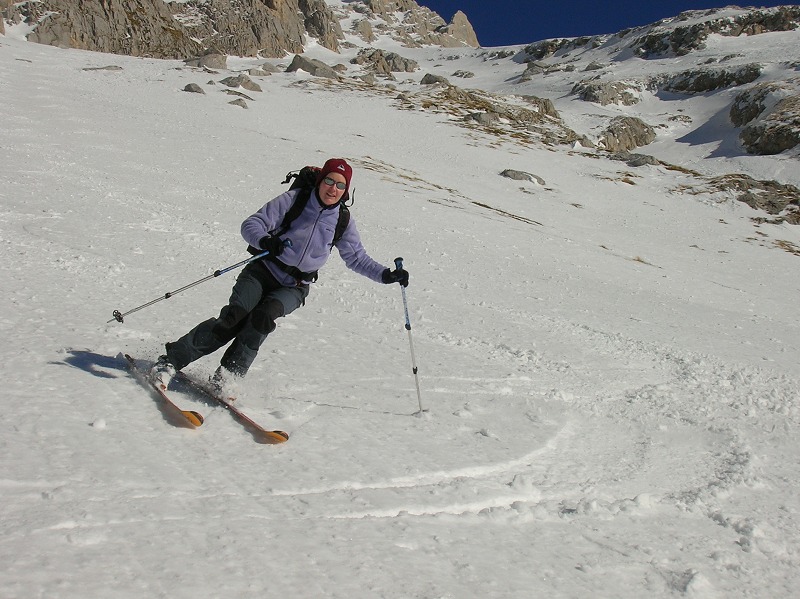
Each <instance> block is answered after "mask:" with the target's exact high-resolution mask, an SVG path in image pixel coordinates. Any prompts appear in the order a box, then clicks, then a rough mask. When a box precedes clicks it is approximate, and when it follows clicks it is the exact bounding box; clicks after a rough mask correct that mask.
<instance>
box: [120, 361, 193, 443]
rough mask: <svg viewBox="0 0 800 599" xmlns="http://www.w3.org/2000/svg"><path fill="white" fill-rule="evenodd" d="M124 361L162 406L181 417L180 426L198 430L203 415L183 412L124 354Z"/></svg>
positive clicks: (187, 411)
mask: <svg viewBox="0 0 800 599" xmlns="http://www.w3.org/2000/svg"><path fill="white" fill-rule="evenodd" d="M125 359H126V360H127V361H128V367H129V368H130V370H131V372H132V373H133V374H134V376H135V377H136V378H137V379H138V380H139V382H140V383H142V384H143V385H145V386H147V387H149V388H152V389H154V390H155V392H156V393H158V395H159V396H160V397H161V399H162V400H163V401H164V404H165V405H166V406H167V408H169V410H170V411H171V412H173V413H175V414H180V416H181V417H182V419H183V420H182V421H181V424H184V425H185V426H188V427H189V428H198V427H199V426H202V424H203V415H202V414H200V413H199V412H195V411H194V410H184V409H182V408H181V407H180V406H179V405H178V404H176V403H175V402H174V401H172V400H171V399H170V397H169V395H168V394H167V392H166V390H165V389H162V388H161V385H158V384H157V383H155V382H153V381H152V380H151V379H150V377H149V376H148V374H147V372H145V371H144V370H143V369H142V367H141V366H139V364H137V362H136V360H135V359H134V358H132V357H131V356H129V355H128V354H125Z"/></svg>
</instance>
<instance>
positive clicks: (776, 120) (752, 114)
mask: <svg viewBox="0 0 800 599" xmlns="http://www.w3.org/2000/svg"><path fill="white" fill-rule="evenodd" d="M730 119H731V122H732V123H733V124H734V126H736V127H744V128H743V129H742V132H741V133H740V134H739V139H740V140H741V142H742V144H743V145H744V147H745V149H746V150H747V151H748V152H750V153H751V154H780V153H781V152H783V151H784V150H789V149H791V148H794V147H795V146H797V145H798V144H800V80H792V81H783V82H777V81H773V82H769V83H763V84H759V85H755V86H753V87H751V88H750V89H748V90H747V91H744V92H742V93H740V94H739V95H738V96H737V97H736V100H735V101H734V103H733V106H732V107H731V110H730Z"/></svg>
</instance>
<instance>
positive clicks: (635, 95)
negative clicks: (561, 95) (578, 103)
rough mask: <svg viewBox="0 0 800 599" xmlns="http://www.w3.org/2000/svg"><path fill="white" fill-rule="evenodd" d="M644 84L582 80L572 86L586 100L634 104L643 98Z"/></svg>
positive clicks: (574, 92)
mask: <svg viewBox="0 0 800 599" xmlns="http://www.w3.org/2000/svg"><path fill="white" fill-rule="evenodd" d="M643 88H644V86H643V85H642V84H640V83H636V82H627V81H590V82H583V81H582V82H580V83H578V84H577V85H575V87H573V88H572V93H573V94H577V96H578V97H579V98H580V99H581V100H584V101H585V102H594V103H596V104H600V105H601V106H606V105H608V104H622V105H623V106H632V105H634V104H636V103H638V102H639V101H640V100H641V92H642V91H643Z"/></svg>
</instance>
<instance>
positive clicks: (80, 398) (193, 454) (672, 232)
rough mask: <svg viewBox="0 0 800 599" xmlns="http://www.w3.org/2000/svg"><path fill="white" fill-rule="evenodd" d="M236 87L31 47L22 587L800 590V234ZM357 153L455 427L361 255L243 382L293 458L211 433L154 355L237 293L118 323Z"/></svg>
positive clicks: (18, 303)
mask: <svg viewBox="0 0 800 599" xmlns="http://www.w3.org/2000/svg"><path fill="white" fill-rule="evenodd" d="M431 52H438V51H431ZM310 54H311V55H313V54H314V49H311V50H310ZM434 56H435V55H434ZM466 60H467V59H466V58H465V59H464V61H465V64H466ZM251 62H252V61H251ZM431 62H435V61H431ZM232 63H233V66H234V67H235V68H241V67H244V66H247V65H248V61H239V62H237V61H232ZM108 65H116V66H119V67H121V70H85V69H87V68H98V67H105V66H108ZM475 65H476V68H477V66H479V65H478V61H477V60H476V61H475ZM450 66H451V65H448V67H447V68H448V69H449V68H450ZM223 75H225V74H220V75H211V74H208V73H201V72H198V71H193V70H190V69H185V68H183V65H182V64H181V63H178V62H170V61H155V60H147V59H134V58H126V57H119V56H104V55H99V54H92V53H87V52H81V51H70V50H58V49H55V48H50V47H42V46H37V45H33V44H26V43H25V42H23V41H21V40H20V39H19V35H14V34H13V31H12V32H11V33H10V34H9V35H8V36H7V37H5V38H0V82H2V84H0V111H2V127H0V149H1V151H2V154H0V159H1V160H2V165H3V166H2V169H0V207H2V218H0V227H1V228H0V241H2V243H0V257H2V260H0V268H2V281H3V290H4V291H3V294H2V296H0V307H2V311H1V312H0V313H1V314H2V316H1V317H0V326H1V327H2V328H1V329H0V330H2V334H3V339H4V343H3V345H2V350H0V351H1V352H2V353H0V358H1V359H2V364H3V383H4V385H5V388H6V393H5V394H4V399H3V409H2V411H3V416H4V417H3V419H2V428H3V434H2V436H0V465H1V466H2V471H1V473H0V494H1V496H2V501H1V502H0V505H1V506H2V507H0V514H1V515H2V518H1V519H0V530H1V531H2V542H0V563H2V564H3V568H2V570H0V588H2V589H3V591H2V596H3V597H4V598H8V599H23V598H24V599H27V598H30V597H64V598H72V597H76V598H77V597H114V598H125V597H131V598H133V597H136V598H139V597H170V598H181V597H187V598H188V597H192V598H197V597H208V598H212V597H222V596H224V597H230V598H234V597H254V596H264V595H265V594H266V593H274V592H280V593H282V594H283V593H287V594H291V595H292V596H297V597H365V598H367V597H370V598H371V597H419V598H423V597H424V598H433V597H452V598H456V597H458V598H461V597H504V598H509V597H515V598H516V597H520V598H521V597H583V596H593V597H615V598H638V597H643V596H648V597H676V596H689V597H720V598H722V597H726V598H728V597H764V598H767V597H769V598H774V597H790V596H793V594H794V592H796V590H797V588H798V587H800V574H798V573H799V572H800V567H799V566H800V554H798V544H799V542H800V516H799V515H798V510H799V509H800V501H798V499H797V493H796V486H797V481H798V480H800V467H799V466H798V461H797V455H798V449H800V447H799V443H798V440H797V426H798V422H800V366H798V362H797V355H798V349H799V348H798V346H799V345H800V334H798V333H800V331H799V330H798V328H799V327H798V323H797V318H796V314H795V312H796V303H797V297H798V282H797V277H794V276H792V274H793V273H794V272H795V271H796V269H797V264H798V262H797V261H798V257H797V256H796V255H794V254H792V253H790V252H787V251H784V249H783V248H787V247H788V248H792V247H795V248H796V247H797V245H798V244H800V232H798V228H797V227H791V226H788V225H780V226H776V225H760V226H756V225H754V223H753V222H752V221H751V217H752V216H753V215H754V212H753V211H752V210H751V209H750V208H749V207H747V206H745V205H744V204H741V203H737V202H733V201H731V200H728V201H720V200H719V198H715V199H713V200H712V199H710V198H709V197H708V196H704V195H699V196H696V195H693V194H690V193H682V192H681V191H680V190H681V189H682V187H681V186H682V185H684V184H687V183H688V175H686V174H684V173H681V172H678V171H672V170H668V169H665V168H662V167H644V168H641V169H636V170H635V171H631V169H630V168H629V167H627V166H626V165H625V164H624V163H618V162H610V161H607V160H600V159H597V158H596V157H594V156H593V155H591V154H588V153H585V152H572V151H568V149H567V148H555V149H554V148H544V147H538V146H530V145H520V144H516V143H512V142H510V141H498V140H497V139H496V138H491V137H489V136H487V135H485V134H482V133H479V132H476V131H474V130H468V129H465V128H463V127H461V126H459V124H458V123H456V122H454V121H452V120H450V119H449V118H448V117H447V116H446V115H442V114H437V113H434V112H430V111H421V110H418V111H408V110H398V108H397V105H396V103H395V101H394V94H393V93H379V92H377V91H368V90H366V89H359V88H355V87H349V86H329V85H323V84H321V83H319V82H315V81H313V80H311V79H309V78H308V76H306V75H304V74H302V73H299V74H278V75H273V76H271V77H268V78H263V79H259V84H260V85H261V86H262V87H263V89H264V91H263V92H261V93H257V92H248V95H250V96H251V97H252V98H253V101H250V102H248V105H249V109H248V110H243V109H241V108H239V107H236V106H231V105H229V104H228V102H229V101H230V100H232V99H233V97H231V96H229V95H227V94H224V93H223V92H222V86H220V85H219V84H216V85H214V86H211V85H207V84H206V83H207V81H209V80H210V79H213V80H215V81H219V80H220V79H222V77H223ZM487 77H488V76H487ZM187 83H198V84H200V85H201V86H203V87H204V89H205V90H206V94H205V95H199V94H189V93H185V92H183V91H181V90H182V88H183V87H184V86H185V85H186V84H187ZM487 87H488V86H487ZM243 91H244V90H243ZM693 106H694V104H693V103H691V102H687V104H686V109H687V110H692V108H693ZM576 110H577V109H576ZM693 116H695V118H700V116H699V115H693ZM575 118H577V117H575ZM674 150H675V147H672V148H671V149H670V150H669V151H674ZM665 151H667V150H665ZM330 156H345V157H347V158H348V159H349V160H350V161H351V162H352V164H353V165H354V166H355V178H354V183H355V186H356V189H357V192H356V204H355V206H354V208H353V213H354V215H355V218H356V219H357V221H358V223H359V229H360V231H361V233H362V237H363V239H364V242H365V245H366V247H367V249H368V250H369V252H370V253H371V255H372V256H373V257H375V258H376V259H378V260H380V261H382V262H384V263H385V264H387V265H388V264H391V262H392V260H393V259H394V258H395V257H396V256H402V257H404V259H405V263H406V267H407V268H408V270H409V271H410V273H411V285H410V286H409V288H408V299H409V307H410V312H411V314H410V316H411V321H412V325H413V333H414V342H415V350H416V355H417V361H418V364H419V367H420V382H421V387H422V402H423V404H424V406H425V407H426V408H427V409H428V410H429V411H428V413H427V414H426V415H424V416H423V417H415V416H413V413H414V412H415V411H416V410H417V397H416V391H415V387H414V377H413V375H412V373H411V362H410V352H409V344H408V339H407V336H406V332H405V330H404V327H403V324H404V315H403V306H402V301H401V296H400V291H399V289H398V288H397V287H388V286H380V285H375V284H374V283H372V282H370V281H368V280H366V279H364V278H361V277H359V276H357V275H355V274H354V273H352V272H350V271H348V270H347V269H346V268H344V266H343V264H342V263H341V261H340V260H338V258H337V257H336V256H334V257H333V259H332V260H331V262H330V264H329V265H328V266H327V267H326V269H325V270H324V271H323V273H322V277H321V279H320V282H319V283H318V284H317V285H316V286H315V288H314V290H313V292H312V295H311V296H310V298H309V301H308V304H307V306H306V307H305V308H303V309H302V310H299V311H298V312H296V313H295V314H293V315H291V316H290V317H288V318H286V319H284V320H283V321H282V322H281V323H280V326H279V328H278V330H277V331H276V332H275V333H274V334H273V335H272V336H271V337H270V338H269V339H268V341H267V343H266V344H265V346H264V348H263V350H262V353H261V355H260V356H259V359H258V360H257V362H256V364H255V366H254V367H253V369H252V370H251V373H250V375H249V376H248V377H247V379H246V380H245V381H244V382H243V383H242V389H241V398H240V403H241V406H242V408H243V409H245V410H247V411H248V412H249V413H250V414H251V415H252V416H253V417H254V418H256V419H258V420H259V421H260V422H263V423H264V424H265V425H269V426H274V427H276V428H281V429H283V430H286V431H288V432H289V433H290V434H291V440H290V441H289V442H288V443H286V444H283V445H280V446H265V445H260V444H257V443H254V441H253V439H252V437H251V436H250V435H249V434H248V433H247V432H246V431H245V430H244V429H243V428H242V427H240V426H239V425H238V424H236V423H235V422H234V421H233V420H232V419H231V418H230V417H229V415H228V414H226V413H224V412H222V411H219V410H216V411H212V412H211V414H210V416H209V417H208V419H207V422H206V424H205V425H204V426H203V427H202V429H200V430H197V431H191V430H186V429H182V428H176V427H175V426H173V423H172V422H171V421H170V419H169V417H168V415H167V414H166V413H165V412H164V411H163V410H161V409H159V403H158V401H157V398H156V397H154V396H153V395H152V394H150V393H148V392H147V391H146V390H145V389H144V388H142V387H141V386H140V385H139V384H138V383H137V382H136V381H135V380H134V379H133V378H132V377H131V376H130V374H129V373H128V372H127V371H126V368H125V365H124V361H123V360H122V359H121V357H120V354H121V352H129V353H131V354H133V355H135V356H138V357H141V358H144V359H154V358H155V357H156V356H157V355H158V353H159V352H160V351H161V348H162V346H163V343H164V342H165V341H168V340H170V339H173V338H175V337H177V336H178V335H180V334H182V333H184V332H185V331H186V330H188V328H189V327H191V326H192V325H194V324H195V323H196V322H198V321H199V320H201V319H204V318H208V317H210V316H212V315H214V314H215V313H216V311H217V310H218V309H219V307H220V306H221V305H222V304H223V302H224V301H225V300H226V299H227V296H228V293H229V290H230V286H231V284H232V283H233V280H234V275H233V274H229V275H225V276H224V277H222V278H219V279H214V280H213V281H211V282H208V283H205V284H203V286H202V287H198V288H195V289H193V290H190V291H187V292H185V293H183V294H180V295H177V296H175V297H173V298H171V299H169V300H167V301H163V302H160V303H158V304H156V305H154V306H153V307H151V308H148V309H147V310H146V311H145V310H143V311H141V312H137V313H136V314H133V315H131V316H129V317H128V318H127V319H126V320H125V323H124V324H119V323H116V322H112V323H110V324H109V323H107V322H106V321H107V320H109V319H110V318H111V312H112V310H114V309H120V310H122V311H125V310H128V309H130V308H133V307H135V306H138V305H140V304H143V303H145V302H147V301H149V300H151V299H154V298H157V297H160V296H162V295H163V294H164V293H165V292H167V291H172V290H175V289H177V288H179V287H181V286H183V285H184V284H186V283H189V282H191V281H193V280H196V279H199V278H201V277H204V276H206V275H208V274H210V273H211V272H213V271H214V270H215V269H217V268H221V267H224V266H227V265H229V264H232V263H235V262H237V261H239V260H242V259H244V258H245V257H246V256H247V255H246V254H245V252H244V250H245V247H244V243H243V242H242V240H241V239H240V237H239V234H238V228H239V224H240V222H241V221H242V220H243V219H244V218H245V217H246V216H248V215H249V214H251V213H252V212H254V211H255V210H256V209H257V208H259V207H260V206H261V205H262V203H264V202H265V201H267V200H269V199H271V198H272V197H274V196H275V195H277V193H278V192H279V191H280V190H281V189H282V186H281V185H280V181H281V180H282V178H283V176H284V175H285V173H286V172H287V171H288V170H290V169H294V168H298V167H299V166H302V165H304V164H307V163H321V162H322V161H323V160H324V159H325V158H327V157H330ZM784 160H785V159H784V158H781V157H778V158H776V159H774V160H772V161H771V162H770V161H768V160H767V159H764V160H762V161H760V162H759V166H758V169H759V170H760V171H761V172H764V173H765V174H769V173H768V171H769V169H770V168H772V169H774V171H773V172H777V170H779V169H784ZM704 164H708V165H709V166H708V168H709V170H711V171H713V170H714V169H716V168H717V167H716V166H714V165H715V164H716V163H714V162H713V160H712V159H709V161H708V162H707V163H704ZM795 164H796V163H795ZM505 168H517V169H520V170H527V171H530V172H535V173H536V174H538V175H539V176H541V177H543V178H544V179H545V181H546V184H545V185H543V186H540V185H537V184H534V183H520V182H517V181H511V180H508V179H504V178H501V177H499V176H498V173H499V172H500V171H501V170H503V169H505ZM783 172H784V174H785V173H786V170H783ZM795 172H796V171H795ZM781 180H783V181H784V182H791V181H787V180H786V178H785V177H783V178H781ZM309 363H311V364H314V365H315V367H314V368H313V369H309V368H308V366H307V365H308V364H309ZM215 366H216V356H211V357H208V358H205V359H203V360H200V361H199V362H197V363H195V364H193V365H192V366H191V367H190V368H189V369H188V370H189V371H191V372H193V373H195V374H197V375H199V376H204V375H207V374H209V373H210V372H212V371H213V369H214V367H215Z"/></svg>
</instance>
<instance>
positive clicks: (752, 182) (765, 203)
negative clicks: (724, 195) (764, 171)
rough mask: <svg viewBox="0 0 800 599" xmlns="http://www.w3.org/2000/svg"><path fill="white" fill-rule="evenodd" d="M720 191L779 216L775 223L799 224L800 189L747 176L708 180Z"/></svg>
mask: <svg viewBox="0 0 800 599" xmlns="http://www.w3.org/2000/svg"><path fill="white" fill-rule="evenodd" d="M710 183H711V185H712V186H713V187H714V188H716V189H718V190H721V191H727V192H732V193H734V194H735V195H736V199H737V200H738V201H740V202H744V203H745V204H747V205H748V206H750V207H751V208H753V209H756V210H763V211H765V212H767V213H768V214H772V215H781V218H779V219H778V220H777V221H775V222H782V221H786V222H788V223H789V224H795V225H796V224H800V189H798V188H797V187H795V186H794V185H784V184H782V183H778V182H777V181H759V180H757V179H753V178H752V177H750V176H748V175H742V174H736V175H723V176H721V177H715V178H713V179H711V180H710Z"/></svg>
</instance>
